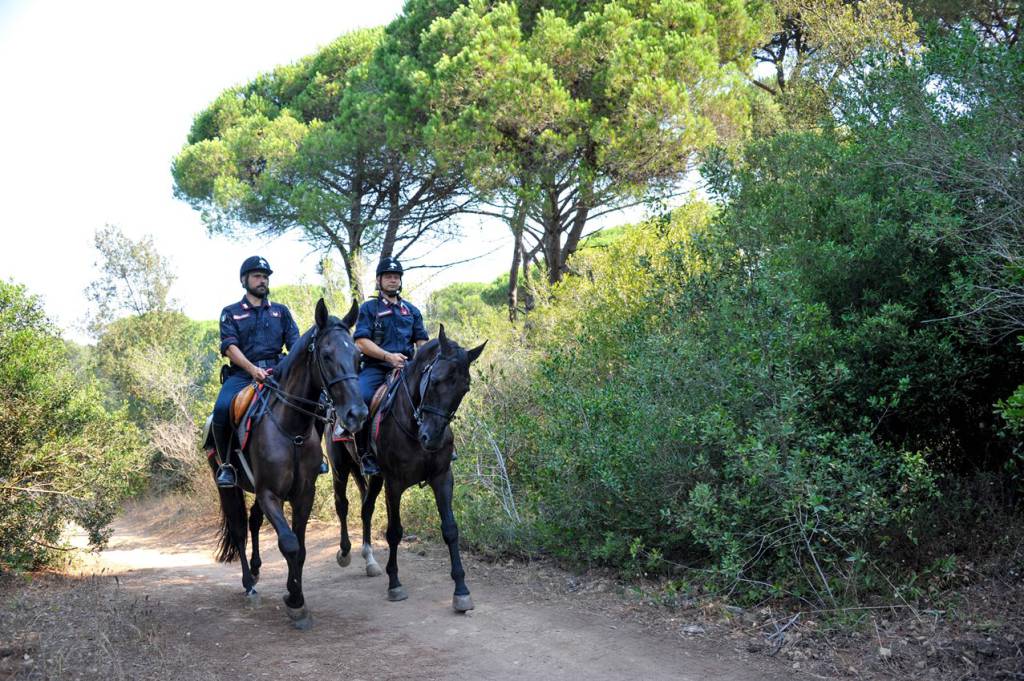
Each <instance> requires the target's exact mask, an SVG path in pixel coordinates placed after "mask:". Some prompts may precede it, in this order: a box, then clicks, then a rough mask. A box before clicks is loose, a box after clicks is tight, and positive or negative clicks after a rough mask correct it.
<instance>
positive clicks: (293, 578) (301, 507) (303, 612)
mask: <svg viewBox="0 0 1024 681" xmlns="http://www.w3.org/2000/svg"><path fill="white" fill-rule="evenodd" d="M313 476H314V477H313V479H311V480H309V481H308V482H307V483H306V484H305V485H303V486H302V490H301V492H300V493H299V494H298V495H296V496H295V497H294V498H293V499H292V528H293V529H294V530H295V534H296V536H297V537H298V539H299V549H298V551H297V552H296V553H295V555H294V557H292V558H291V559H289V560H288V597H287V598H285V605H287V606H288V617H290V618H291V620H292V624H293V625H294V626H295V628H296V629H301V630H306V629H309V628H310V627H312V626H313V616H312V615H311V614H310V612H309V608H307V607H306V605H305V603H306V599H305V597H304V596H303V593H302V568H303V566H304V565H305V563H306V523H307V522H309V514H310V513H311V512H312V510H313V498H314V496H315V495H316V489H315V487H314V483H313V480H315V476H316V473H313ZM292 603H298V605H297V606H293V605H292Z"/></svg>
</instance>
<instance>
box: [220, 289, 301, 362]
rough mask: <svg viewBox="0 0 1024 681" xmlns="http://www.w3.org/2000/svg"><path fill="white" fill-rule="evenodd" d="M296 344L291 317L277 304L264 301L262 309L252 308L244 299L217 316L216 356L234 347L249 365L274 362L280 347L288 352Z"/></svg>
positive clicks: (278, 355)
mask: <svg viewBox="0 0 1024 681" xmlns="http://www.w3.org/2000/svg"><path fill="white" fill-rule="evenodd" d="M298 340H299V327H297V326H296V325H295V320H294V319H293V318H292V313H291V312H290V311H289V310H288V308H287V307H285V306H284V305H281V304H279V303H271V302H270V301H269V300H267V299H266V298H264V299H263V305H261V306H259V307H253V306H252V305H250V304H249V301H248V300H247V299H246V298H242V300H240V301H239V302H237V303H234V304H232V305H228V306H227V307H225V308H224V309H223V310H222V311H221V313H220V354H222V355H223V354H225V353H226V352H227V349H228V346H231V345H237V346H238V349H239V350H241V351H242V354H243V355H245V358H246V359H248V360H249V361H250V362H253V363H255V362H258V361H260V360H272V361H277V360H278V359H280V357H281V347H282V346H284V347H286V348H288V350H291V349H292V346H294V345H295V343H296V341H298Z"/></svg>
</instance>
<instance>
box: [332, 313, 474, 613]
mask: <svg viewBox="0 0 1024 681" xmlns="http://www.w3.org/2000/svg"><path fill="white" fill-rule="evenodd" d="M485 345H487V343H486V341H485V342H484V343H482V344H481V345H479V346H478V347H475V348H473V349H472V350H468V351H467V350H464V349H463V348H461V347H459V345H458V344H457V343H455V342H454V341H451V340H449V339H448V338H447V337H446V336H445V333H444V326H443V325H442V326H441V332H440V333H439V334H438V337H437V340H433V341H430V342H429V343H426V344H424V345H423V347H421V348H420V349H419V351H418V352H417V353H416V358H415V359H414V360H413V361H412V362H411V363H410V364H409V365H408V366H407V367H406V368H405V369H404V370H403V372H402V374H401V376H400V378H399V379H398V380H399V381H400V383H399V384H398V385H397V386H396V388H395V390H396V391H397V393H396V394H395V396H394V398H393V401H392V403H391V407H390V409H389V410H388V411H387V412H386V414H385V415H384V417H383V419H382V420H381V422H380V425H379V440H378V442H379V444H378V452H379V454H378V457H377V458H378V461H379V462H380V468H381V471H382V475H378V476H374V477H372V478H370V482H369V485H366V484H365V482H364V481H363V480H362V478H361V476H360V475H359V474H358V468H357V467H356V465H355V463H354V461H353V458H352V454H351V452H350V451H348V450H347V448H346V447H345V446H343V444H342V443H338V442H333V441H332V442H331V443H330V445H329V448H328V449H329V451H330V454H331V460H332V462H333V464H334V468H335V473H336V475H335V478H334V501H335V508H336V509H337V511H338V517H339V519H340V520H341V550H340V551H338V556H337V558H338V564H339V565H341V566H342V567H344V566H346V565H348V564H349V561H350V560H351V556H350V555H349V551H350V550H351V543H350V542H349V538H348V528H347V527H346V525H347V515H348V499H347V498H346V496H345V487H346V484H347V478H348V474H349V472H350V471H351V472H352V473H353V477H354V478H355V479H356V483H357V485H358V486H359V489H360V492H361V493H362V497H363V501H362V520H363V549H362V555H363V558H365V559H366V561H367V563H366V573H367V574H368V575H370V576H375V575H379V574H380V567H379V566H378V565H377V562H376V561H375V560H374V558H373V550H372V548H371V547H370V520H371V518H372V516H373V508H374V505H375V504H376V501H377V495H378V494H379V493H380V490H381V487H382V486H383V487H384V497H385V500H386V502H387V509H388V529H387V533H386V537H387V540H388V548H389V554H388V564H387V573H388V600H390V601H402V600H405V599H406V598H407V597H408V596H407V594H406V593H405V589H404V588H402V584H401V582H399V581H398V543H399V542H400V541H401V540H402V519H401V509H400V504H401V500H402V493H403V492H404V491H405V490H407V489H409V488H410V487H412V486H413V485H416V484H419V483H422V482H425V483H428V484H429V485H430V487H431V489H432V490H433V491H434V500H435V501H436V503H437V510H438V513H439V514H440V516H441V534H442V536H443V537H444V541H445V544H447V545H448V553H449V556H450V557H451V563H452V580H454V581H455V594H454V596H453V597H452V607H453V608H454V609H455V610H456V611H457V612H466V611H467V610H472V609H473V599H472V598H470V595H469V589H468V588H467V587H466V573H465V571H464V570H463V568H462V558H461V557H460V555H459V528H458V526H457V525H456V523H455V515H454V514H453V513H452V490H453V487H454V480H453V477H452V470H451V460H452V449H453V447H454V441H453V438H452V431H451V428H450V427H449V424H450V423H451V420H452V419H453V418H454V417H455V412H456V410H457V409H458V408H459V403H461V402H462V398H463V397H465V395H466V393H467V392H469V365H470V364H471V363H473V362H474V361H475V360H476V359H477V358H478V357H479V356H480V353H481V352H483V349H484V346H485ZM374 430H376V426H374ZM370 437H377V433H375V432H372V431H371V433H370ZM329 439H331V438H329Z"/></svg>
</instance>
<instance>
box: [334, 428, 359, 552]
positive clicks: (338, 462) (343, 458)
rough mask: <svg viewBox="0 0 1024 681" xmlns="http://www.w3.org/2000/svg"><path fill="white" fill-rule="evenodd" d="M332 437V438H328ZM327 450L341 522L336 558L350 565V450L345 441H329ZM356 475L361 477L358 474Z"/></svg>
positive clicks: (336, 506) (337, 512)
mask: <svg viewBox="0 0 1024 681" xmlns="http://www.w3.org/2000/svg"><path fill="white" fill-rule="evenodd" d="M328 439H330V438H328ZM327 451H328V453H329V454H330V457H331V468H333V469H334V477H333V480H332V482H333V484H334V512H335V513H336V514H337V515H338V521H339V523H340V524H341V542H340V544H339V548H338V553H337V555H336V556H335V560H337V561H338V565H340V566H341V567H348V566H349V564H350V563H351V562H352V541H351V540H350V539H349V537H348V493H347V488H348V474H349V470H350V469H351V466H352V463H351V461H349V460H348V451H347V448H346V447H345V445H344V444H343V443H338V442H328V444H327ZM355 477H357V478H358V477H359V476H358V475H357V476H355Z"/></svg>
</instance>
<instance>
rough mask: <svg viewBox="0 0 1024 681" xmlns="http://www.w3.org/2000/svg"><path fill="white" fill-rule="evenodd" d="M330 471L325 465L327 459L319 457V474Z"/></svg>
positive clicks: (325, 473)
mask: <svg viewBox="0 0 1024 681" xmlns="http://www.w3.org/2000/svg"><path fill="white" fill-rule="evenodd" d="M330 472H331V469H330V467H329V466H328V465H327V459H320V475H327V474H328V473H330Z"/></svg>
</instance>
